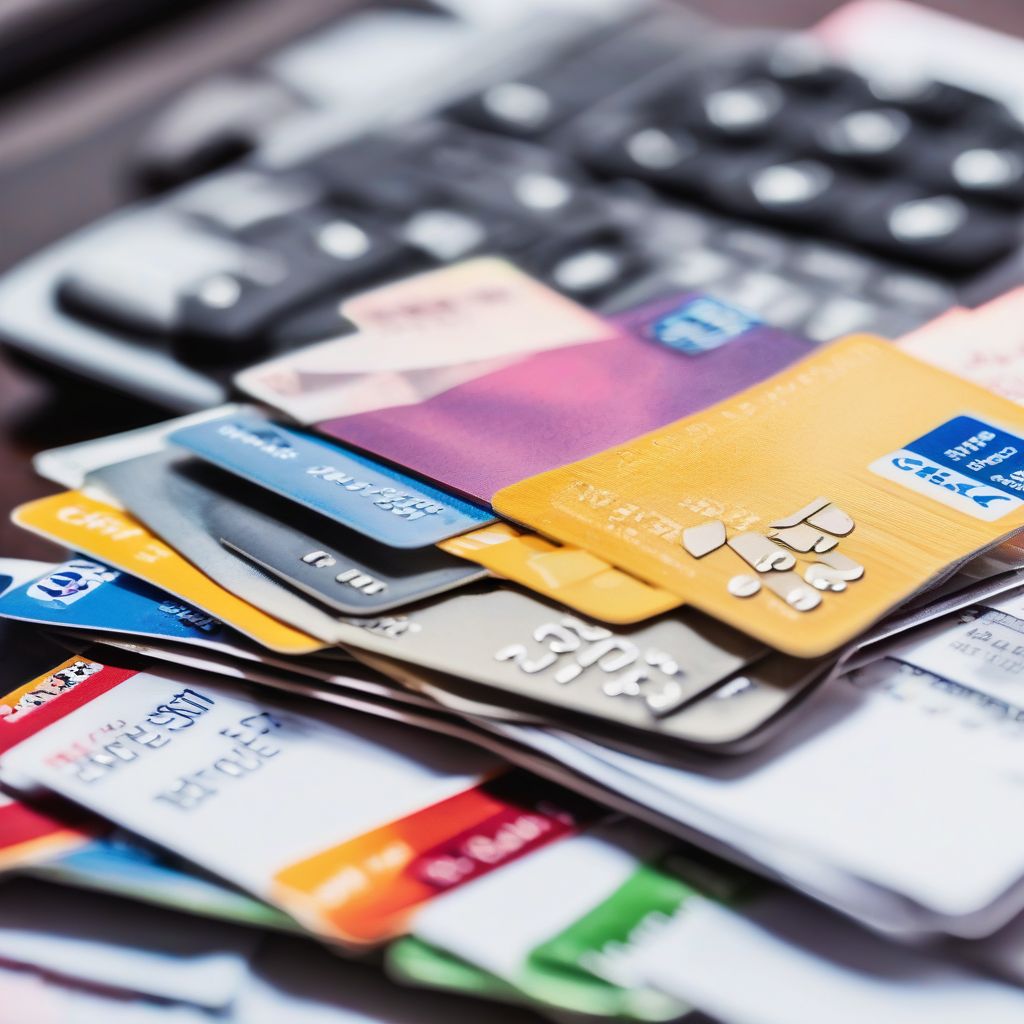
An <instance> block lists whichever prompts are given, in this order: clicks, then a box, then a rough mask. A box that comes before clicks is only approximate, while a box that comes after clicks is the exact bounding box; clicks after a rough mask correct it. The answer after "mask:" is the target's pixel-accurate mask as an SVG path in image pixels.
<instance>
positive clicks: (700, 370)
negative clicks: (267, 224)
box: [0, 259, 1024, 1024]
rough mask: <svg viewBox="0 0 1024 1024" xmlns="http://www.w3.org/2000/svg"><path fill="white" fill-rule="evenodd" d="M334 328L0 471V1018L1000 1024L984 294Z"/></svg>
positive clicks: (999, 815)
mask: <svg viewBox="0 0 1024 1024" xmlns="http://www.w3.org/2000/svg"><path fill="white" fill-rule="evenodd" d="M341 313H342V316H343V318H344V319H343V323H344V325H345V330H344V331H343V333H340V334H339V336H338V337H336V338H333V339H331V340H329V341H326V342H321V343H319V344H316V345H313V346H311V347H308V348H305V349H302V350H298V351H294V352H287V353H285V354H283V355H280V356H278V357H276V358H274V359H272V360H271V361H269V362H267V363H264V364H262V365H259V366H257V367H255V368H252V369H249V370H246V371H245V372H243V373H242V374H241V375H240V376H239V377H238V378H237V385H238V388H239V391H240V392H241V395H240V401H239V402H238V403H237V404H233V405H230V406H224V407H221V408H218V409H213V410H209V411H207V412H203V413H199V414H195V415H192V416H187V417H182V418H180V419H177V420H173V421H170V422H167V423H161V424H158V425H156V426H154V427H148V428H143V429H141V430H136V431H132V432H130V433H126V434H122V435H117V436H114V437H107V438H101V439H98V440H94V441H86V442H82V443H80V444H77V445H73V446H70V447H66V448H62V449H54V450H51V451H48V452H45V453H43V454H41V455H40V456H39V457H38V459H37V468H38V470H39V472H40V473H41V474H42V475H43V476H45V477H47V478H48V479H50V480H52V481H54V482H55V483H56V484H58V485H60V486H61V487H63V488H64V490H62V491H60V492H58V493H55V494H53V495H51V496H49V497H45V498H42V499H39V500H37V501H34V502H30V503H29V504H26V505H22V506H21V507H19V508H17V509H15V510H14V512H13V518H14V521H15V522H16V523H17V524H18V525H19V526H21V527H23V528H24V529H25V530H27V531H30V532H32V533H34V534H38V535H40V536H43V537H45V538H48V539H49V540H52V541H55V542H56V543H57V544H59V545H60V546H61V547H62V548H64V549H66V550H67V552H68V554H67V557H66V558H65V559H64V560H63V561H61V562H60V563H57V564H48V563H45V564H44V563H39V562H29V561H26V560H23V559H19V558H17V557H6V558H2V559H0V617H3V618H5V619H9V620H16V623H15V624H14V625H12V626H11V629H12V630H15V632H14V633H12V636H13V637H14V638H15V640H16V642H14V643H12V644H11V645H10V648H11V649H10V650H9V651H6V652H5V657H4V659H3V663H2V664H0V785H2V792H0V871H2V872H3V874H4V876H5V877H4V881H3V882H2V883H0V885H2V891H3V898H2V899H0V964H2V965H3V968H2V970H0V1006H2V1007H5V1008H6V1006H8V1005H10V1006H16V1007H19V1008H20V1009H19V1010H18V1012H17V1013H16V1014H15V1015H14V1016H12V1017H11V1018H10V1019H11V1020H12V1021H14V1020H17V1021H19V1022H20V1021H27V1020H43V1019H46V1020H49V1019H54V1020H64V1019H66V1020H92V1019H94V1018H95V1019H96V1020H104V1021H115V1022H116V1021H120V1020H121V1019H124V1020H125V1021H136V1020H138V1021H149V1020H150V1019H151V1018H152V1019H153V1020H154V1021H156V1020H157V1019H166V1020H169V1021H177V1020H180V1021H183V1022H192V1021H205V1020H209V1021H214V1020H216V1021H230V1022H237V1024H248V1022H250V1021H256V1022H262V1021H267V1022H271V1021H273V1022H278V1021H284V1020H287V1021H289V1022H292V1021H297V1022H299V1024H302V1022H305V1021H307V1020H308V1021H310V1022H311V1024H312V1022H321V1021H331V1020H338V1021H350V1020H351V1021H356V1020H358V1021H366V1020H379V1021H382V1022H383V1021H406V1020H409V1021H412V1020H418V1021H420V1020H422V1021H433V1020H435V1019H436V1020H437V1021H439V1022H440V1021H458V1020H462V1019H464V1020H466V1021H473V1020H479V1019H481V1015H482V1014H484V1013H486V1014H488V1015H490V1016H492V1017H493V1019H494V1020H495V1021H502V1020H508V1021H510V1022H513V1021H523V1022H525V1021H529V1020H536V1019H537V1016H536V1015H537V1014H541V1015H544V1016H547V1017H549V1018H553V1019H556V1020H558V1021H566V1020H596V1019H611V1020H629V1021H673V1020H677V1019H691V1020H693V1021H694V1022H696V1021H697V1020H698V1019H702V1020H706V1019H707V1018H706V1017H699V1016H698V1015H700V1014H707V1015H710V1016H711V1017H713V1018H714V1019H716V1020H719V1021H721V1022H723V1024H804V1022H806V1024H821V1022H823V1021H827V1022H828V1024H834V1022H838V1024H846V1022H847V1021H849V1022H851V1024H854V1022H856V1024H860V1022H863V1021H867V1020H878V1021H885V1022H886V1024H889V1022H893V1024H903V1022H907V1024H917V1022H922V1024H924V1022H928V1024H937V1022H959V1021H965V1022H967V1021H970V1022H972V1024H973V1022H976V1021H977V1022H985V1024H1002V1022H1004V1021H1005V1022H1007V1024H1009V1022H1014V1024H1019V1022H1020V1021H1022V1020H1024V833H1022V832H1021V830H1020V828H1019V827H1018V824H1017V820H1016V814H1015V813H1014V808H1015V807H1016V800H1017V799H1018V797H1019V796H1020V794H1021V791H1019V790H1018V788H1017V787H1018V786H1020V785H1021V778H1022V769H1024V755H1022V753H1021V751H1022V749H1024V747H1022V746H1021V745H1022V744H1024V724H1022V723H1024V682H1022V681H1021V680H1022V679H1024V546H1021V545H1019V544H1018V543H1017V541H1016V540H1015V535H1016V534H1017V533H1018V532H1019V531H1020V530H1021V529H1022V528H1024V405H1021V404H1018V403H1022V402H1024V331H1022V329H1021V327H1020V324H1021V323H1022V322H1024V320H1022V315H1021V314H1022V313H1024V293H1021V292H1010V293H1008V294H1007V295H1005V296H1003V297H1001V298H1000V299H998V300H996V301H994V302H991V303H989V304H988V305H986V306H982V307H980V308H978V309H973V310H969V309H962V310H961V309H958V310H954V311H952V312H950V313H948V314H946V315H944V316H943V317H941V318H940V319H939V320H937V321H935V322H933V323H932V324H929V325H927V326H926V327H924V328H922V329H919V330H918V331H916V332H915V333H914V334H913V335H910V336H908V337H906V338H904V339H901V340H896V341H893V340H884V339H880V338H875V337H869V336H865V335H856V336H850V337H845V338H840V339H836V340H835V341H833V342H830V343H828V344H826V345H816V344H812V343H811V342H809V341H808V340H806V339H804V338H801V337H797V336H794V335H792V334H788V333H786V332H784V331H781V330H777V329H775V328H773V327H771V326H769V325H767V324H765V323H763V322H761V321H759V320H758V319H757V318H755V317H753V316H751V315H750V314H748V313H746V312H745V311H743V310H741V309H738V308H735V307H733V306H730V305H728V304H725V303H723V302H721V301H719V300H718V299H715V298H714V297H712V296H708V295H701V294H696V293H684V294H667V295H664V296H663V297H661V298H659V299H658V300H657V301H653V302H649V303H647V304H646V305H644V306H642V307H639V308H636V309H631V310H628V311H626V312H624V313H620V314H617V315H616V316H614V317H611V318H603V317H601V316H598V315H597V314H595V313H593V312H591V311H589V310H586V309H584V308H582V307H580V306H578V305H576V304H574V303H573V302H571V301H569V300H568V299H566V298H564V297H562V296H560V295H558V294H556V293H555V292H552V291H550V290H549V289H547V288H546V287H545V286H543V285H541V284H540V283H538V282H537V281H535V280H532V279H531V278H529V277H528V276H526V275H525V274H523V273H522V272H521V271H519V270H517V269H516V268H515V267H513V266H512V265H511V264H508V263H505V262H502V261H500V260H496V259H479V260H473V261H470V262H466V263H463V264H460V265H456V266H454V267H451V268H446V269H443V270H439V271H434V272H431V273H427V274H423V275H420V276H417V277H413V278H410V279H407V280H404V281H399V282H397V283H394V284H390V285H387V286H384V287H382V288H379V289H377V290H375V291H372V292H368V293H366V294H363V295H360V296H358V297H356V298H354V299H351V300H349V301H347V302H346V303H344V304H343V306H342V308H341ZM12 554H16V553H12ZM17 623H20V625H18V624H17ZM356 961H358V962H356ZM44 979H45V981H44ZM425 989H430V990H433V991H431V992H429V993H426V992H424V991H423V990H425ZM479 999H488V1000H491V1001H496V1002H498V1003H501V1004H503V1007H502V1008H497V1007H488V1008H483V1007H481V1004H480V1003H479V1002H478V1000H479ZM3 1012H4V1011H0V1020H5V1019H6V1018H4V1017H3ZM18 1014H20V1016H19V1015H18ZM90 1015H91V1016H90Z"/></svg>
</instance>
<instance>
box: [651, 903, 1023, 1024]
mask: <svg viewBox="0 0 1024 1024" xmlns="http://www.w3.org/2000/svg"><path fill="white" fill-rule="evenodd" d="M646 954H647V955H646V959H645V963H644V966H645V974H646V979H647V981H648V983H649V984H651V985H653V986H655V987H657V988H660V989H662V990H663V991H664V992H666V993H668V994H669V995H672V996H675V997H676V998H678V999H682V1000H684V1001H688V1002H690V1003H692V1004H693V1005H696V1006H698V1007H699V1008H700V1009H702V1010H704V1011H705V1012H707V1013H709V1014H711V1015H713V1016H715V1017H718V1018H721V1019H722V1020H726V1021H729V1024H875V1022H877V1024H1020V1021H1022V1020H1024V992H1022V991H1020V990H1019V989H1016V988H1013V987H1011V986H1009V985H1005V984H1002V983H999V982H996V981H991V980H988V979H986V978H983V977H981V976H979V975H975V974H973V973H971V972H969V971H968V970H966V969H963V968H960V967H957V966H954V965H950V964H946V963H943V962H942V961H940V960H938V959H936V958H933V957H930V956H928V955H926V954H923V953H920V952H917V951H915V950H911V949H908V948H905V947H901V946H896V945H894V944H892V943H889V942H886V941H884V940H883V939H880V938H878V937H877V936H874V935H872V934H871V933H869V932H867V931H864V930H863V929H860V928H857V927H856V926H854V925H852V924H850V923H849V922H847V921H844V920H842V919H841V918H838V917H836V916H835V915H832V914H830V913H829V912H827V911H824V910H822V909H820V908H818V907H815V906H813V905H812V904H810V903H808V902H806V901H801V900H797V899H795V898H793V897H791V896H789V895H788V894H779V895H777V896H775V897H772V898H768V899H764V900H762V901H760V902H758V903H756V904H754V905H753V906H752V907H751V908H750V910H749V911H744V914H743V915H741V913H739V912H737V911H735V910H730V909H728V908H726V907H723V906H720V905H718V904H715V903H712V902H710V901H709V900H705V899H694V900H691V901H688V902H687V904H686V907H685V909H684V910H683V912H682V913H681V914H679V915H678V917H677V918H676V920H675V921H673V923H672V924H671V925H669V926H668V927H667V928H666V929H665V930H664V931H663V932H661V933H660V934H659V935H658V936H657V937H656V939H655V940H654V941H653V942H652V943H651V944H650V945H649V946H648V947H647V949H646Z"/></svg>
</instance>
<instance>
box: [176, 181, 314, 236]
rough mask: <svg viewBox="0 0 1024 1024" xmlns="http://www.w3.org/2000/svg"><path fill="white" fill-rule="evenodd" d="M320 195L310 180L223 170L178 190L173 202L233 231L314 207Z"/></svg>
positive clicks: (228, 230) (201, 218)
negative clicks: (286, 178)
mask: <svg viewBox="0 0 1024 1024" xmlns="http://www.w3.org/2000/svg"><path fill="white" fill-rule="evenodd" d="M319 198H320V193H319V190H317V189H316V188H315V187H313V185H312V184H311V183H309V182H305V181H302V180H299V179H292V180H285V179H283V178H281V177H271V176H270V175H268V174H263V173H261V172H258V171H252V170H238V171H224V172H221V173H220V174H217V175H215V176H213V177H209V178H204V179H203V180H202V181H199V182H196V183H195V184H193V185H189V186H188V187H186V188H184V189H182V190H180V191H178V192H177V193H176V194H175V196H174V198H173V200H172V201H171V205H172V207H173V208H174V209H176V210H178V211H179V212H181V213H184V214H188V215H189V216H192V217H196V218H198V219H200V220H202V221H204V222H206V223H207V224H210V225H212V226H215V227H218V228H222V229H223V230H224V231H227V232H230V233H237V232H242V231H246V230H248V229H249V228H252V227H255V226H256V225H258V224H261V223H263V222H265V221H268V220H273V219H274V218H276V217H283V216H287V215H288V214H292V213H297V212H298V211H299V210H305V209H308V208H309V207H311V206H313V205H314V204H315V203H316V202H317V201H318V200H319Z"/></svg>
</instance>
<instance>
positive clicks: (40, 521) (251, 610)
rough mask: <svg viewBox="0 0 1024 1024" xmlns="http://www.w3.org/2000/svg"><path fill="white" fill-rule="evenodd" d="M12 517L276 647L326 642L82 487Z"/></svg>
mask: <svg viewBox="0 0 1024 1024" xmlns="http://www.w3.org/2000/svg"><path fill="white" fill-rule="evenodd" d="M11 519H12V520H13V521H14V522H15V523H17V525H18V526H21V527H23V528H24V529H26V530H30V531H32V532H33V533H37V534H39V535H40V536H43V537H46V538H48V539H49V540H52V541H56V542H57V543H58V544H62V545H64V546H66V547H69V548H71V549H73V550H75V551H81V552H83V553H84V554H87V555H91V556H92V557H93V558H96V559H99V560H100V561H101V562H107V563H109V564H110V565H113V566H116V567H117V568H118V569H121V570H123V571H124V572H127V573H131V574H132V575H133V576H138V577H139V578H140V579H143V580H145V581H146V582H147V583H151V584H153V586H155V587H160V588H161V589H162V590H166V591H168V592H169V593H171V594H174V595H175V596H176V597H179V598H181V600H183V601H187V602H188V603H189V604H194V605H195V606H196V607H197V608H201V609H202V610H203V611H205V612H207V613H208V614H210V615H213V616H214V617H215V618H218V619H220V620H221V621H222V622H226V623H227V624H228V625H229V626H233V627H234V628H235V629H237V630H238V631H239V632H240V633H244V634H245V635H246V636H249V637H251V638H252V639H253V640H255V641H256V642H257V643H261V644H263V646H264V647H269V648H270V649H271V650H272V651H279V652H280V653H282V654H308V653H310V652H312V651H319V650H322V649H323V648H324V646H325V645H324V644H323V643H321V642H320V641H319V640H317V639H315V638H314V637H311V636H307V635H306V634H305V633H301V632H299V631H298V630H295V629H292V628H291V627H290V626H287V625H285V624H284V623H283V622H280V621H279V620H278V619H275V618H272V617H271V616H269V615H267V614H265V613H264V612H262V611H260V610H259V609H258V608H255V607H253V606H252V605H251V604H248V603H247V602H245V601H243V600H242V599H241V598H238V597H235V595H234V594H232V593H230V592H229V591H227V590H225V589H224V588H223V587H221V586H219V585H218V584H217V583H214V581H213V580H211V579H210V578H209V577H208V576H205V575H204V574H203V573H201V572H200V571H199V570H198V569H197V568H196V567H195V566H194V565H192V563H191V562H188V561H186V560H185V559H184V558H182V557H181V555H179V554H178V553H177V552H176V551H175V550H174V549H173V548H170V547H168V546H167V545H166V544H165V543H164V542H163V541H162V540H159V539H158V538H157V537H155V536H154V535H153V534H152V533H150V532H149V531H148V530H147V529H146V528H145V527H144V526H143V525H142V524H141V523H140V522H139V521H138V520H136V519H133V518H132V517H131V516H130V515H127V514H126V513H124V512H121V511H119V510H118V509H116V508H112V507H111V506H110V505H106V504H104V503H103V502H101V501H96V500H95V499H94V498H90V497H89V496H88V495H87V494H84V493H82V492H81V491H66V492H64V493H63V494H54V495H51V496H50V497H47V498H40V499H38V500H37V501H30V502H28V503H27V504H25V505H20V506H19V507H18V508H16V509H15V510H14V511H13V512H12V513H11Z"/></svg>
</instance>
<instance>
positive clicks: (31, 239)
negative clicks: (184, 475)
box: [0, 0, 1024, 557]
mask: <svg viewBox="0 0 1024 1024" xmlns="http://www.w3.org/2000/svg"><path fill="white" fill-rule="evenodd" d="M351 6H353V5H350V4H346V3H343V2H339V0H288V2H287V3H281V2H279V0H177V2H167V0H147V2H146V3H138V2H137V0H0V271H6V270H7V269H8V268H10V267H11V266H13V265H15V264H16V263H17V262H18V261H19V260H21V259H23V258H24V257H26V256H29V255H30V254H32V253H35V252H37V251H38V250H40V249H42V248H43V247H45V246H47V245H49V244H50V243H54V242H56V241H58V240H60V239H62V238H63V237H64V236H66V235H68V234H69V233H70V232H73V231H74V230H75V229H77V228H79V227H81V226H83V225H86V224H89V223H90V222H92V221H94V220H96V219H97V218H99V217H102V216H103V215H104V214H106V213H108V212H110V211H113V210H115V209H117V208H119V207H121V206H123V205H125V204H126V203H128V202H130V201H131V200H133V199H135V198H137V197H138V196H140V195H142V194H145V192H146V190H147V183H146V182H144V181H143V180H142V176H141V175H140V173H139V171H140V162H139V157H140V144H141V143H142V142H143V140H144V139H145V137H146V134H147V131H148V130H149V129H150V127H151V126H152V124H153V122H154V119H155V118H158V117H159V116H161V115H162V114H165V113H166V111H167V110H168V108H169V106H171V105H172V104H173V101H174V100H175V97H176V96H178V95H179V94H180V93H181V92H182V91H183V90H185V89H187V88H188V87H190V86H192V85H194V84H195V83H196V82H197V81H201V80H202V79H204V78H206V77H208V76H214V75H219V74H221V73H224V72H232V71H235V70H238V69H243V70H244V69H246V68H247V67H250V66H252V65H253V63H254V62H257V61H258V60H260V59H261V58H263V57H264V56H266V55H268V54H273V53H274V52H275V51H276V50H278V49H280V48H281V47H283V46H285V45H286V44H288V43H289V42H291V41H292V40H295V39H297V38H299V37H304V36H309V35H310V34H315V33H317V32H318V30H320V29H322V28H323V27H324V26H327V25H330V24H331V23H332V22H334V21H336V20H337V19H338V18H339V17H340V16H342V15H343V14H344V13H345V12H346V10H347V9H349V8H350V7H351ZM680 6H682V5H680ZM838 6H839V3H838V0H761V2H753V0H690V2H689V3H687V4H686V5H685V8H686V9H687V10H690V11H693V12H695V13H697V14H700V15H706V16H708V17H710V18H713V19H714V20H715V21H716V22H718V23H720V24H722V25H725V26H735V27H742V28H752V27H761V26H764V27H772V28H785V29H801V28H804V27H807V26H810V25H812V24H814V23H815V22H817V21H818V20H820V19H821V18H822V17H824V16H825V15H827V14H828V13H829V12H830V11H832V10H833V9H834V8H836V7H838ZM924 6H927V7H930V8H934V9H936V10H940V11H944V12H948V13H953V14H957V15H960V16H962V17H966V18H970V19H971V20H972V21H974V22H976V23H978V24H981V25H986V26H989V27H992V28H995V29H999V30H1002V31H1005V32H1008V33H1011V34H1015V35H1021V34H1024V6H1022V5H1020V4H1018V3H1012V2H1008V0H972V2H971V3H962V2H956V0H925V2H924ZM0 312H2V311H0ZM45 377H46V375H45V374H44V375H42V376H40V375H38V374H27V373H25V372H23V371H22V370H21V369H19V368H18V367H17V366H15V365H13V364H12V362H11V361H10V360H9V359H6V358H3V357H0V394H2V396H3V401H2V403H0V487H2V488H3V493H4V495H5V498H6V503H7V507H10V506H11V505H12V504H14V503H16V502H18V501H22V500H26V499H28V498H31V497H33V496H35V495H37V494H41V493H44V492H45V490H46V489H47V488H48V485H47V484H46V483H45V482H44V481H42V480H40V479H38V478H37V477H35V476H34V474H33V473H32V471H31V468H30V465H29V457H30V455H31V453H32V452H33V451H35V450H38V449H40V448H43V447H48V446H53V445H56V444H61V443H66V442H68V441H70V440H72V439H83V438H87V437H93V436H98V435H101V434H104V433H108V432H110V431H113V430H118V429H123V428H127V427H129V426H131V425H132V424H134V423H143V422H147V421H151V420H154V419H156V418H158V417H159V416H160V415H161V413H160V412H159V411H158V410H155V409H154V408H153V407H151V406H149V405H147V404H146V403H138V402H135V401H133V400H132V399H131V398H130V397H129V396H121V397H119V398H118V399H117V400H116V401H109V400H106V398H104V397H103V396H102V394H101V393H100V392H98V391H97V390H96V389H95V388H93V387H92V386H90V385H88V384H85V383H75V382H73V383H72V384H71V386H63V385H62V384H61V382H60V381H57V380H56V379H51V380H47V379H45ZM0 548H2V549H3V550H6V551H14V550H17V551H18V552H19V553H21V554H24V555H26V556H28V557H47V556H49V555H50V554H51V553H52V552H51V550H50V549H49V546H48V545H46V544H45V543H44V542H43V541H36V540H27V539H25V538H24V537H23V536H18V538H17V541H16V542H15V534H14V532H13V528H12V527H11V526H10V524H9V523H8V522H7V521H6V516H4V517H0Z"/></svg>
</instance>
